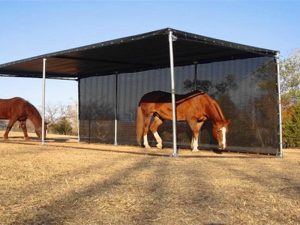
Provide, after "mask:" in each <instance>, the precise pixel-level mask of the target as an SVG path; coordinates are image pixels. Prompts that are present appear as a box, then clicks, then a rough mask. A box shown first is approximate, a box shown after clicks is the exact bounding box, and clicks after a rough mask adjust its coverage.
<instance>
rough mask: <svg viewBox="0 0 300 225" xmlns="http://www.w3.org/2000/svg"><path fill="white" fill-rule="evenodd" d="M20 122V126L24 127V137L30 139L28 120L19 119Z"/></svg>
mask: <svg viewBox="0 0 300 225" xmlns="http://www.w3.org/2000/svg"><path fill="white" fill-rule="evenodd" d="M19 122H20V125H19V127H20V128H22V130H23V133H24V139H25V140H29V137H28V133H27V127H26V120H25V121H19Z"/></svg>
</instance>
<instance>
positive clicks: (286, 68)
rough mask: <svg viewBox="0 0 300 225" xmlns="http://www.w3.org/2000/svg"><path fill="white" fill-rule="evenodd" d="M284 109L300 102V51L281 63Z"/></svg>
mask: <svg viewBox="0 0 300 225" xmlns="http://www.w3.org/2000/svg"><path fill="white" fill-rule="evenodd" d="M280 79H281V80H280V85H281V98H282V109H283V110H286V109H288V108H289V106H291V105H293V104H295V103H297V102H298V101H299V100H300V50H297V51H295V53H294V54H292V55H291V56H290V57H288V58H287V59H284V60H282V61H281V62H280Z"/></svg>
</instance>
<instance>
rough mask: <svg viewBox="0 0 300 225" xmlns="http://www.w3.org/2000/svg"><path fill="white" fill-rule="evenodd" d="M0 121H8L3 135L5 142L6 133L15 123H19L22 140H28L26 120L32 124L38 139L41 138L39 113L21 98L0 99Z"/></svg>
mask: <svg viewBox="0 0 300 225" xmlns="http://www.w3.org/2000/svg"><path fill="white" fill-rule="evenodd" d="M0 119H2V120H3V119H4V120H8V124H7V127H6V131H5V133H4V139H5V140H7V139H8V133H9V131H10V130H11V128H12V127H13V125H14V123H15V122H16V121H19V123H20V124H19V127H20V128H22V130H23V133H24V138H25V140H28V139H29V137H28V134H27V128H26V120H27V119H29V120H30V121H31V122H32V123H33V125H34V128H35V133H36V134H37V136H38V137H39V138H41V136H42V117H41V115H40V113H39V112H38V110H37V109H36V108H35V107H34V106H33V105H32V104H31V103H30V102H28V101H26V100H24V99H22V98H19V97H15V98H11V99H0ZM45 128H46V126H45Z"/></svg>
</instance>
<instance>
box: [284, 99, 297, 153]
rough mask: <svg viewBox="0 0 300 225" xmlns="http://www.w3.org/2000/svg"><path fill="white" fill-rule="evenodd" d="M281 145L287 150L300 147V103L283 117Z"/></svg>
mask: <svg viewBox="0 0 300 225" xmlns="http://www.w3.org/2000/svg"><path fill="white" fill-rule="evenodd" d="M283 144H284V146H285V147H288V148H295V147H300V102H298V103H296V104H294V105H293V106H291V107H290V108H289V109H288V110H287V113H286V114H284V115H283Z"/></svg>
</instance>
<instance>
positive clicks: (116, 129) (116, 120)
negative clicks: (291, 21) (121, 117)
mask: <svg viewBox="0 0 300 225" xmlns="http://www.w3.org/2000/svg"><path fill="white" fill-rule="evenodd" d="M115 78H116V98H115V139H114V145H118V85H119V84H118V81H119V80H118V78H119V76H118V73H116V74H115Z"/></svg>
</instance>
